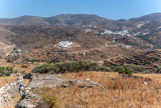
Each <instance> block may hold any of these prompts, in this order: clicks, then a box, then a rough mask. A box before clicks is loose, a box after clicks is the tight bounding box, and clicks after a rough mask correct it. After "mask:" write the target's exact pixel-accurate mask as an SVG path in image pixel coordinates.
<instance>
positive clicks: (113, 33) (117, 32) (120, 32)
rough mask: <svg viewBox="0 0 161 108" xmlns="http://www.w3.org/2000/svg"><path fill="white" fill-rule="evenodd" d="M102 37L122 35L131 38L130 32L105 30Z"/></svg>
mask: <svg viewBox="0 0 161 108" xmlns="http://www.w3.org/2000/svg"><path fill="white" fill-rule="evenodd" d="M101 35H121V36H131V35H130V33H129V32H128V30H122V31H116V32H114V31H111V30H107V29H105V30H104V31H103V32H101Z"/></svg>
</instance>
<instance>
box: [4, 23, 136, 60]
mask: <svg viewBox="0 0 161 108" xmlns="http://www.w3.org/2000/svg"><path fill="white" fill-rule="evenodd" d="M5 29H7V30H8V31H10V32H13V33H14V35H11V36H9V37H8V38H7V39H8V40H9V41H11V42H12V43H13V44H14V45H15V48H16V49H17V50H20V53H21V56H19V55H17V56H18V58H21V60H24V61H25V60H27V61H49V60H59V61H66V60H80V59H90V60H104V59H108V58H109V57H117V56H122V55H126V54H129V53H130V52H132V51H133V50H134V49H135V51H136V52H137V50H139V47H137V46H138V45H137V46H135V47H132V48H122V47H121V46H126V42H122V43H121V44H120V43H119V42H118V43H113V42H112V40H110V39H106V38H104V37H100V36H96V35H95V34H93V33H85V32H83V31H82V30H80V29H76V28H68V27H43V26H8V27H5ZM64 41H65V42H72V45H71V46H69V47H64V48H63V47H60V46H57V45H58V44H59V43H60V42H64ZM15 52H16V50H15V51H13V52H12V53H11V56H9V57H11V58H13V59H15V58H17V57H15Z"/></svg>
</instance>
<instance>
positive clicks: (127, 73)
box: [118, 67, 133, 76]
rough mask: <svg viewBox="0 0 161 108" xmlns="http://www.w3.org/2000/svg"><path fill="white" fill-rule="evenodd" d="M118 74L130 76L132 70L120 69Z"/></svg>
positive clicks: (127, 68)
mask: <svg viewBox="0 0 161 108" xmlns="http://www.w3.org/2000/svg"><path fill="white" fill-rule="evenodd" d="M118 73H119V74H120V75H128V76H132V73H133V70H132V69H131V68H129V67H120V68H119V71H118Z"/></svg>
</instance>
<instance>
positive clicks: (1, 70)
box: [0, 67, 13, 76]
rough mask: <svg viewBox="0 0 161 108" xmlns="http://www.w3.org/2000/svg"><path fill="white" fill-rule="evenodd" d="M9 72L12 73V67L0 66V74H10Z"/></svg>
mask: <svg viewBox="0 0 161 108" xmlns="http://www.w3.org/2000/svg"><path fill="white" fill-rule="evenodd" d="M11 73H13V68H12V67H0V76H3V75H5V76H10V74H11Z"/></svg>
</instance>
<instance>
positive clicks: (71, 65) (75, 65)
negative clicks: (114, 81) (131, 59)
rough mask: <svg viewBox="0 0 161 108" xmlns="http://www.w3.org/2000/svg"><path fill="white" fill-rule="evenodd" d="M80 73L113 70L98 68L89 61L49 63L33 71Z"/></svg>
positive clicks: (103, 67) (94, 63)
mask: <svg viewBox="0 0 161 108" xmlns="http://www.w3.org/2000/svg"><path fill="white" fill-rule="evenodd" d="M78 71H111V69H110V68H108V67H105V66H98V64H97V63H96V62H93V61H87V60H82V61H71V62H59V63H47V64H43V65H40V66H37V67H35V68H34V69H33V72H35V73H67V72H78Z"/></svg>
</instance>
